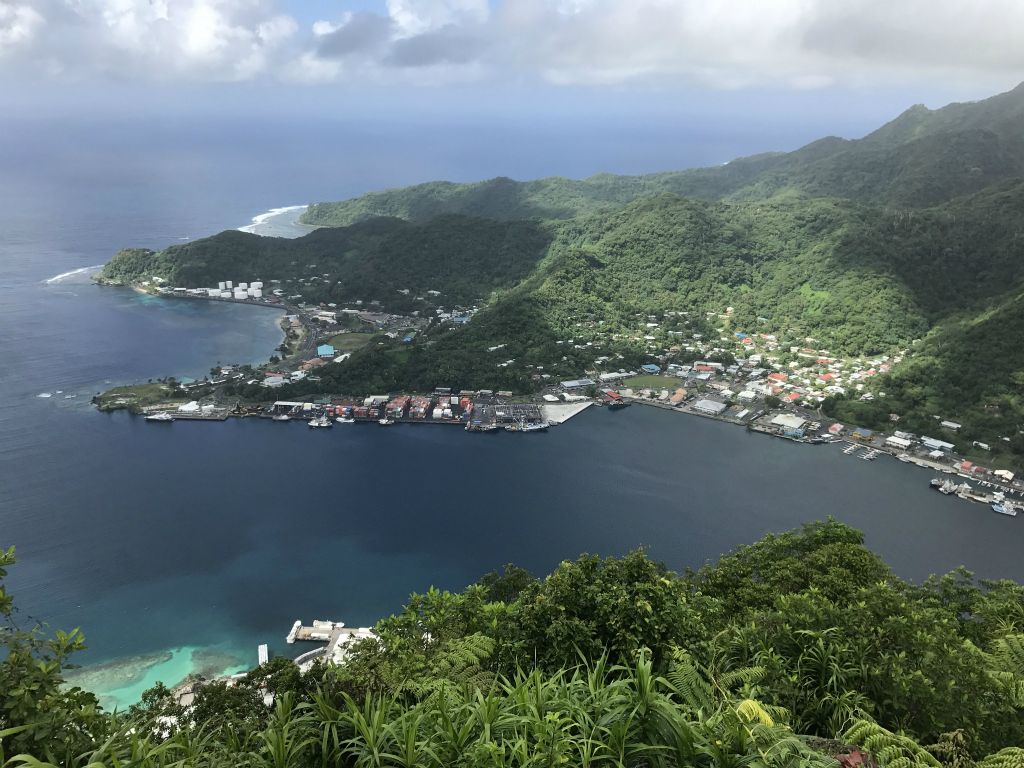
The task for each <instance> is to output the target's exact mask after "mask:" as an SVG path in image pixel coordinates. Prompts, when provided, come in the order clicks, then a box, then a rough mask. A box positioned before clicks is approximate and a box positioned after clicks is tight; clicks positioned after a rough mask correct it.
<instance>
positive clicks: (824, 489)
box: [0, 118, 1024, 706]
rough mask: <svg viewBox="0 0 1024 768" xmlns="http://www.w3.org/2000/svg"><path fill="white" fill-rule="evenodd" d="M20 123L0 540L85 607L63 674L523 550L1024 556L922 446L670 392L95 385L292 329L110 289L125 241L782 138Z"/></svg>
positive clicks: (238, 353) (24, 582)
mask: <svg viewBox="0 0 1024 768" xmlns="http://www.w3.org/2000/svg"><path fill="white" fill-rule="evenodd" d="M3 129H4V141H3V142H2V143H0V168H2V169H3V173H2V174H0V394H2V399H0V546H7V545H11V544H13V545H16V546H17V554H18V559H19V563H18V564H17V565H16V566H15V567H14V568H13V570H12V572H11V574H10V577H9V580H8V586H9V588H10V590H11V591H12V592H13V593H14V595H15V598H16V601H17V604H18V605H19V606H20V610H19V614H18V617H17V618H18V621H19V623H21V624H30V623H32V622H35V621H40V622H46V623H48V624H49V625H50V626H51V627H55V628H56V627H60V628H72V627H81V628H82V630H83V631H84V633H85V635H86V638H87V641H88V646H89V647H88V650H87V651H86V652H85V653H83V654H82V656H81V658H80V659H79V662H80V663H81V664H83V669H82V670H79V671H78V672H76V673H75V678H74V679H75V681H76V682H78V683H80V684H83V685H86V686H87V687H90V688H92V689H94V690H96V691H97V692H98V693H100V694H101V696H102V697H103V700H104V702H105V703H107V704H109V705H116V706H125V705H127V704H129V703H131V702H132V701H133V700H135V698H137V696H138V695H139V693H141V691H142V690H144V689H145V688H146V687H148V686H149V685H151V684H153V683H154V682H156V681H157V680H162V681H164V682H166V683H168V684H173V683H176V682H178V681H179V680H180V679H181V678H183V677H184V676H185V675H186V674H188V673H190V672H194V671H199V672H203V673H206V674H216V673H220V672H224V671H228V670H232V669H239V668H244V667H246V666H251V665H252V664H254V663H255V661H256V647H257V644H259V643H269V644H270V646H271V648H272V650H273V651H274V652H276V653H288V652H291V651H294V650H295V649H294V648H291V647H289V646H286V645H285V643H284V636H285V634H286V633H287V631H288V629H289V627H290V626H291V624H292V622H293V621H295V620H296V619H303V620H305V621H310V620H312V619H317V618H321V619H335V620H342V621H345V622H347V623H349V624H350V625H362V624H367V623H370V622H373V621H374V620H376V619H377V618H379V617H380V616H382V615H384V614H386V613H388V612H391V611H394V610H396V609H399V608H400V607H401V605H402V603H403V601H404V600H405V598H406V597H407V596H408V594H409V593H410V592H412V591H421V590H425V589H426V588H428V587H429V586H431V585H436V586H439V587H443V588H450V589H460V588H462V587H464V586H465V585H467V584H469V583H471V582H473V581H474V580H476V579H477V578H478V577H479V576H480V575H481V574H483V573H485V572H487V571H489V570H492V569H496V568H500V567H501V566H502V565H503V564H505V563H508V562H515V563H517V564H519V565H522V566H524V567H527V568H529V569H530V570H532V571H534V572H535V573H538V574H541V573H544V572H546V571H547V570H549V569H550V568H552V567H553V566H554V565H556V564H557V563H558V562H559V561H561V560H563V559H566V558H574V557H576V556H577V555H579V554H580V553H582V552H596V553H600V554H604V555H613V554H621V553H623V552H626V551H628V550H630V549H632V548H635V547H639V546H645V547H647V548H648V549H649V551H650V553H651V554H652V555H653V556H655V557H657V558H660V559H662V560H664V561H665V562H666V563H668V565H669V566H670V567H672V568H675V569H684V568H686V567H696V566H699V565H700V564H701V563H703V562H705V561H707V560H709V559H712V560H713V559H714V558H716V557H717V556H718V555H719V554H720V553H721V552H723V551H725V550H727V549H729V548H731V547H734V546H736V545H739V544H741V543H745V542H749V541H752V540H754V539H756V538H757V537H759V536H761V535H762V534H764V533H765V532H768V531H779V530H784V529H788V528H791V527H793V526H796V525H799V524H800V523H802V522H804V521H808V520H814V519H820V518H824V517H827V516H834V517H836V518H837V519H840V520H843V521H846V522H849V523H851V524H853V525H856V526H858V527H860V528H861V529H863V530H864V531H865V532H866V534H867V537H868V543H869V544H870V545H871V546H872V547H874V548H876V549H877V550H878V551H879V552H881V553H882V554H883V555H884V556H885V557H886V558H887V559H888V561H889V562H890V564H891V565H892V566H893V567H894V568H895V570H896V571H897V572H898V573H900V574H902V575H904V576H907V577H911V578H915V579H920V578H923V577H925V576H927V575H928V574H929V573H934V572H943V571H946V570H948V569H951V568H953V567H955V566H958V565H960V564H965V565H967V566H968V567H969V568H972V569H974V570H976V571H977V572H978V573H980V574H983V575H985V576H990V577H1012V578H1017V579H1024V564H1022V561H1021V559H1020V557H1019V552H1020V546H1021V543H1022V542H1024V528H1022V527H1021V524H1020V523H1018V522H1017V521H1015V520H1008V519H1006V518H1003V517H1001V516H998V515H993V514H991V513H989V512H988V511H987V510H986V509H984V508H983V507H982V506H980V505H970V504H968V503H966V502H963V501H960V500H956V499H949V498H945V497H940V496H939V495H938V494H934V493H931V492H929V490H928V488H927V481H928V479H929V475H927V473H924V472H923V471H922V470H918V469H915V468H910V467H907V466H905V465H902V464H899V463H896V462H892V461H888V460H879V461H876V462H862V461H855V460H851V459H850V458H849V457H845V456H843V455H842V454H841V452H840V451H839V450H838V449H834V448H829V447H808V446H799V445H794V444H791V443H788V442H784V441H778V440H774V439H771V438H768V437H764V436H761V435H754V434H748V433H746V432H744V431H742V430H739V429H737V428H735V427H731V426H728V425H724V424H720V423H716V422H711V421H707V420H703V419H699V418H693V417H687V416H683V415H679V414H671V413H665V412H661V411H657V410H654V409H646V408H642V407H633V408H629V409H626V410H624V411H621V412H608V411H604V410H597V409H591V410H590V411H588V412H586V413H584V414H583V415H581V416H579V417H577V418H576V419H574V420H572V421H571V422H569V423H568V424H566V425H564V426H562V427H559V428H557V429H554V430H551V431H550V432H549V433H547V434H541V435H529V436H527V435H505V434H502V435H494V436H482V435H468V434H466V433H464V432H462V431H461V430H458V429H450V428H445V427H428V426H418V427H414V426H399V427H395V428H391V429H380V428H377V427H375V426H367V425H358V426H353V427H351V428H341V429H333V430H322V431H320V430H318V431H312V430H307V429H306V428H304V427H303V426H302V425H299V424H279V423H272V422H267V421H256V420H249V421H245V422H240V421H228V422H226V423H182V422H176V423H174V424H172V425H169V426H168V425H153V424H147V423H145V422H143V421H141V420H138V419H133V418H131V417H130V416H128V415H126V414H123V413H117V414H113V415H105V414H100V413H98V412H96V411H95V410H94V409H93V408H92V407H91V406H90V404H89V399H90V397H92V396H93V395H94V394H95V393H96V392H98V391H100V390H103V389H107V388H109V387H110V386H112V385H114V384H119V383H128V382H134V381H139V380H146V379H149V378H153V377H159V376H166V375H174V376H178V377H182V376H202V375H203V374H204V373H206V372H207V371H208V370H209V369H210V367H211V366H213V365H214V364H216V363H218V362H221V363H244V362H258V361H262V360H265V359H266V358H267V357H268V356H269V355H270V354H272V351H273V349H274V347H275V346H276V345H277V344H278V343H279V342H280V339H281V335H280V331H279V330H278V326H277V321H278V319H279V317H278V315H277V313H276V312H273V311H270V310H266V309H260V308H253V307H246V306H237V305H229V304H220V303H210V304H207V303H204V302H189V301H180V300H179V301H175V300H166V299H155V298H152V297H148V296H143V295H140V294H138V293H135V292H133V291H131V290H128V289H118V288H101V287H98V286H95V285H93V284H92V283H91V282H90V281H89V279H88V274H89V273H88V270H87V268H89V267H93V266H95V265H98V264H102V263H103V262H104V261H106V260H107V259H108V258H109V257H110V256H111V254H113V253H114V252H115V251H116V250H117V249H118V248H121V247H125V246H143V247H151V248H162V247H165V246H167V245H170V244H173V243H176V242H184V241H187V240H189V239H193V238H196V237H201V236H203V235H207V234H210V233H213V232H216V231H219V230H221V229H226V228H239V227H246V226H248V227H250V228H251V229H252V230H253V231H256V232H259V233H262V234H277V235H285V236H291V235H295V234H297V233H298V232H300V231H301V228H299V227H298V226H297V225H295V224H294V217H295V215H296V213H297V211H295V210H292V211H281V212H278V214H277V215H268V213H269V212H271V211H272V209H282V208H288V207H291V206H301V205H303V204H306V203H309V202H313V201H317V200H324V199H339V198H342V197H347V196H350V195H354V194H358V193H360V192H363V191H367V190H370V189H375V188H381V187H387V186H395V185H401V184H408V183H414V182H420V181H426V180H429V179H434V178H448V179H453V180H470V179H477V178H486V177H489V176H494V175H499V174H503V175H509V176H513V177H517V178H529V177H535V176H541V175H549V174H556V173H559V174H564V175H572V176H584V175H588V174H590V173H594V172H598V171H614V172H641V171H653V170H660V169H665V168H672V167H684V166H688V165H693V164H701V163H711V162H718V161H720V160H721V159H728V158H729V157H731V156H733V155H736V154H741V153H743V152H745V151H755V150H758V149H766V148H768V147H764V146H758V145H757V144H756V142H754V140H753V139H752V138H750V137H747V138H746V139H744V141H743V142H739V143H737V142H733V143H732V144H729V143H728V142H725V143H724V144H723V141H722V139H721V138H720V137H714V138H706V139H705V140H703V141H702V140H701V139H700V137H690V139H684V138H682V137H681V136H680V132H679V130H677V129H676V128H675V127H674V126H651V127H649V128H648V134H647V135H646V136H643V137H642V138H643V139H644V140H643V141H633V142H630V143H628V144H626V143H623V142H619V141H617V140H616V136H617V133H616V131H617V128H616V127H615V126H605V127H593V128H591V133H586V132H584V133H582V134H580V133H578V132H577V133H576V134H569V133H567V132H565V131H562V130H558V129H557V128H556V127H551V126H547V127H544V126H541V127H537V126H526V125H522V126H518V127H516V126H512V127H509V126H504V127H502V128H495V127H492V126H486V125H484V126H473V127H472V130H469V129H464V130H462V131H461V132H460V131H453V130H451V129H450V127H446V126H439V125H409V126H404V127H400V128H396V127H394V126H373V125H365V124H349V123H344V122H341V121H339V122H337V123H332V124H318V125H313V126H310V125H294V124H287V123H286V122H267V123H265V124H260V125H259V126H258V127H254V126H252V125H250V124H249V123H240V122H231V121H227V120H225V121H221V122H217V123H212V124H204V125H202V126H195V125H190V124H187V123H185V122H182V123H173V122H171V123H168V122H166V121H159V122H156V121H154V122H147V121H146V120H145V119H143V118H139V119H138V120H137V121H134V122H133V121H127V122H120V123H116V124H106V123H101V122H95V123H81V124H67V125H59V126H56V125H53V124H46V125H37V124H33V123H32V122H30V121H23V122H17V121H11V122H9V123H6V124H5V125H4V126H3ZM634 132H635V131H634ZM254 219H256V220H255V221H254ZM438 384H444V382H438Z"/></svg>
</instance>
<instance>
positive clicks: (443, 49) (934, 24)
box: [0, 0, 1024, 88]
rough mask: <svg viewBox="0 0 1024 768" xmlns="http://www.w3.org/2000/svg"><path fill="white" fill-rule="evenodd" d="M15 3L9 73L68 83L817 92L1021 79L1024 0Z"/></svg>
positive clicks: (8, 12)
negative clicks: (325, 14)
mask: <svg viewBox="0 0 1024 768" xmlns="http://www.w3.org/2000/svg"><path fill="white" fill-rule="evenodd" d="M301 10H302V8H301V5H300V0H292V4H291V5H289V2H288V0H0V74H4V75H9V76H14V77H17V78H19V79H37V78H38V79H46V78H52V79H62V80H69V81H76V80H88V79H96V78H108V79H114V80H123V81H129V82H134V81H142V82H149V81H185V82H225V81H226V82H232V81H251V80H276V81H284V82H314V83H323V82H327V83H359V84H363V85H365V84H387V83H403V84H407V83H414V84H446V83H453V82H474V83H484V84H487V83H492V82H493V83H495V84H501V83H512V84H524V83H525V84H530V83H536V82H543V83H549V84H556V85H593V86H603V85H612V86H614V85H622V84H634V83H648V84H665V83H668V84H685V85H697V86H703V87H712V88H742V87H750V86H766V85H767V86H773V87H779V86H781V87H790V88H817V87H826V86H830V85H860V84H878V83H889V82H892V81H893V80H901V81H906V82H912V81H916V80H932V81H934V80H937V79H949V78H952V79H956V80H957V81H959V82H978V83H1006V82H1013V81H1014V80H1016V79H1019V77H1021V76H1024V75H1022V74H1021V73H1024V3H1020V2H1019V0H973V2H972V3H971V6H970V9H969V10H968V9H967V8H966V7H965V6H964V4H963V3H962V2H960V1H959V0H845V1H844V2H836V1H835V0H764V1H763V2H762V1H761V0H757V1H756V2H744V1H743V0H626V1H625V2H624V1H623V0H491V1H490V2H489V1H488V0H383V1H382V2H380V4H379V5H377V6H371V7H370V8H369V9H368V10H367V9H365V8H364V9H362V10H349V11H343V12H339V14H338V15H337V16H336V17H334V18H322V19H316V20H315V21H313V22H312V23H310V22H309V21H308V20H306V21H304V22H301V23H300V21H299V20H298V17H299V13H298V11H301Z"/></svg>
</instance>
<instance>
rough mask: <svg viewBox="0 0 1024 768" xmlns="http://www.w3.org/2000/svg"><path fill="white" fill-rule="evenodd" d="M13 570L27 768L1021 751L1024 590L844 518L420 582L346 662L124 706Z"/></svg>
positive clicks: (282, 669) (657, 766) (843, 758)
mask: <svg viewBox="0 0 1024 768" xmlns="http://www.w3.org/2000/svg"><path fill="white" fill-rule="evenodd" d="M12 563H13V551H4V550H0V621H2V622H4V623H2V624H0V627H2V628H3V631H0V759H4V758H5V757H9V762H5V763H4V765H6V766H12V768H15V767H17V768H20V767H22V766H24V768H49V767H50V766H57V765H60V766H65V767H66V768H106V767H107V766H109V767H110V768H115V767H117V766H125V765H132V766H140V768H150V767H152V768H158V767H159V766H186V765H189V766H191V765H202V766H210V768H220V766H240V765H243V766H256V767H262V766H267V768H270V767H271V766H273V767H275V768H304V767H305V766H374V767H379V768H398V767H399V766H401V767H409V768H412V767H413V766H416V767H417V768H448V767H450V766H467V767H473V768H513V767H514V768H537V767H538V766H550V767H552V768H554V767H555V766H581V767H584V766H588V767H593V768H596V767H598V766H601V767H603V766H608V767H609V768H611V767H612V766H636V767H637V768H674V767H676V766H693V767H694V768H738V767H739V766H758V767H759V768H840V764H841V763H842V764H845V765H848V766H850V765H877V766H878V768H963V767H964V766H972V767H974V768H1018V766H1020V765H1024V749H1022V748H1021V746H1020V745H1021V744H1022V743H1024V717H1022V714H1024V634H1022V628H1024V588H1022V587H1021V586H1020V585H1019V584H1016V583H1014V582H1011V581H994V582H993V581H977V580H975V579H974V578H973V577H972V576H971V574H969V573H967V572H966V571H963V570H960V571H957V572H954V573H951V574H948V575H946V576H943V577H941V578H931V579H929V580H927V581H926V582H924V583H923V584H920V585H915V584H911V583H908V582H906V581H904V580H902V579H900V578H898V577H896V576H895V575H894V574H893V573H892V572H891V571H890V569H889V568H888V566H887V565H886V564H885V563H884V562H883V561H882V560H881V559H880V558H879V557H878V556H877V555H875V554H873V553H872V552H871V551H869V550H868V549H867V548H865V546H864V541H863V536H862V535H861V534H860V533H859V532H858V531H855V530H853V529H851V528H848V527H846V526H844V525H841V524H839V523H836V522H833V521H829V522H819V523H815V524H811V525H807V526H804V527H803V528H802V529H800V530H797V531H791V532H789V533H783V534H779V535H768V536H766V537H765V538H764V539H762V540H761V541H759V542H756V543H754V544H752V545H749V546H745V547H741V548H739V549H737V550H736V551H734V552H731V553H728V554H726V555H724V556H723V557H722V558H721V560H719V562H718V563H716V564H714V565H706V566H704V567H703V568H701V569H700V570H698V571H696V572H688V573H686V574H683V575H679V574H676V573H673V572H671V571H669V570H668V569H667V568H666V567H665V566H664V565H662V564H660V563H657V562H655V561H652V560H651V559H649V558H648V557H647V556H646V555H645V554H644V553H643V552H642V551H637V552H633V553H630V554H628V555H626V556H624V557H621V558H604V559H602V558H600V557H597V556H593V555H583V556H581V557H579V558H578V559H577V560H575V561H564V562H562V563H561V564H559V565H558V566H557V567H556V568H555V569H554V570H553V571H552V572H551V573H550V574H549V575H548V576H547V577H545V578H543V579H535V578H534V577H533V576H531V575H530V574H529V573H527V572H526V571H524V570H523V569H521V568H516V567H515V566H512V565H508V566H506V567H505V568H504V569H503V571H502V572H492V573H489V574H487V575H485V576H484V577H483V578H481V579H480V580H479V581H478V582H477V583H475V584H472V585H470V586H469V587H467V588H466V589H465V590H464V591H462V592H457V593H452V592H447V591H441V590H438V589H434V588H431V589H429V590H428V591H427V592H425V593H422V594H414V595H412V596H411V597H410V598H409V600H408V603H407V604H406V605H405V607H404V608H403V609H402V610H401V611H400V612H399V613H397V614H396V615H394V616H389V617H385V618H384V619H382V620H381V621H379V622H378V623H377V625H376V626H375V627H374V633H375V635H376V637H375V638H373V639H368V640H364V641H361V642H359V643H357V644H355V646H354V647H353V648H351V649H350V650H349V652H348V655H347V656H346V658H345V659H344V663H343V664H341V665H323V664H314V665H313V666H312V668H311V669H309V670H308V671H306V672H302V671H300V670H299V668H298V667H296V666H295V664H294V663H293V662H292V661H291V660H290V659H288V658H285V657H281V658H274V659H272V660H270V662H268V663H267V664H264V665H262V666H260V667H258V668H256V669H254V670H252V671H250V672H249V673H248V674H246V675H244V676H241V677H239V678H235V679H233V680H232V684H231V685H227V684H226V683H224V682H206V683H202V682H201V683H199V684H198V685H196V686H195V688H194V699H193V700H192V701H191V702H184V703H179V702H178V700H177V699H176V698H175V697H174V696H173V695H171V692H170V691H169V690H168V688H167V687H166V686H164V685H163V684H157V685H156V686H154V687H153V688H151V689H150V690H148V691H147V692H146V693H145V694H144V695H143V697H142V700H141V701H140V702H139V703H138V704H137V705H135V706H133V707H131V708H130V710H129V711H127V712H123V713H116V714H109V713H106V712H104V711H102V710H101V709H99V708H98V706H97V702H96V700H95V698H94V697H93V696H92V695H91V694H89V693H87V692H85V691H82V690H81V689H79V688H76V687H74V686H73V685H62V682H63V679H64V675H65V672H64V670H65V669H66V668H67V665H68V662H69V659H70V658H71V657H72V654H73V653H74V651H76V650H77V649H78V648H80V647H81V646H82V643H83V638H82V636H81V634H80V633H79V632H78V631H77V630H75V631H74V632H73V633H70V634H65V633H60V632H58V633H56V634H55V635H54V636H53V637H50V636H49V635H48V634H46V633H45V632H44V630H42V629H40V628H36V629H34V630H30V629H24V628H21V627H20V626H19V625H18V624H16V623H15V622H13V621H11V619H12V617H13V616H14V605H13V602H12V598H11V596H10V595H9V594H8V593H7V592H5V591H4V584H3V582H2V578H3V577H4V575H5V568H6V567H8V566H10V565H11V564H12ZM170 682H172V683H173V681H170ZM268 694H269V695H270V696H272V697H273V698H274V699H276V702H275V704H274V706H273V707H272V708H269V707H268V706H267V705H266V704H265V703H264V701H265V697H266V696H267V695H268ZM858 750H859V751H863V752H864V753H866V754H861V755H858V754H857V751H858ZM837 758H838V760H837ZM864 758H866V759H864Z"/></svg>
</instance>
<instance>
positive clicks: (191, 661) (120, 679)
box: [64, 646, 256, 709]
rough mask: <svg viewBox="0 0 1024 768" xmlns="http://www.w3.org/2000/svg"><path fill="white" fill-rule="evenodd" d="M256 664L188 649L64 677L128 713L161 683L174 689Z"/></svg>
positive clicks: (226, 653) (224, 652)
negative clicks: (198, 678) (193, 678)
mask: <svg viewBox="0 0 1024 768" xmlns="http://www.w3.org/2000/svg"><path fill="white" fill-rule="evenodd" d="M255 664H256V659H255V658H253V659H247V658H245V657H243V655H242V654H240V653H238V652H237V651H234V650H230V649H225V648H203V647H193V646H186V647H183V648H170V649H167V650H164V651H158V652H156V653H148V654H140V655H138V656H126V657H124V658H120V659H113V660H112V661H108V662H105V663H103V664H94V665H90V666H88V667H83V668H82V669H76V670H71V671H69V672H67V673H66V674H65V675H64V677H65V680H66V681H67V683H68V685H72V686H78V687H80V688H84V689H85V690H87V691H92V692H93V693H95V694H96V696H97V697H98V698H99V700H100V703H101V704H102V705H103V706H104V707H105V708H107V709H114V708H117V709H125V708H127V707H129V706H131V705H132V704H134V703H136V702H137V701H138V700H139V699H140V697H141V696H142V693H143V692H144V691H145V690H146V689H148V688H152V687H153V686H154V685H156V684H157V683H163V684H164V685H166V686H168V687H174V686H175V685H177V684H178V683H180V682H181V681H183V680H184V679H185V678H186V677H188V676H189V675H202V676H203V677H207V678H210V677H217V676H219V675H230V674H235V673H237V672H241V671H244V670H246V669H248V668H250V667H252V666H255Z"/></svg>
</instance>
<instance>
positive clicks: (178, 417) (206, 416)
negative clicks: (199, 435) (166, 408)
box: [169, 411, 228, 421]
mask: <svg viewBox="0 0 1024 768" xmlns="http://www.w3.org/2000/svg"><path fill="white" fill-rule="evenodd" d="M169 413H170V414H171V416H173V417H174V420H175V421H227V418H228V412H227V411H213V412H209V413H180V412H178V411H170V412H169Z"/></svg>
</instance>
